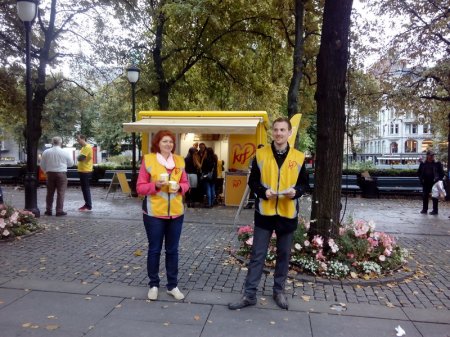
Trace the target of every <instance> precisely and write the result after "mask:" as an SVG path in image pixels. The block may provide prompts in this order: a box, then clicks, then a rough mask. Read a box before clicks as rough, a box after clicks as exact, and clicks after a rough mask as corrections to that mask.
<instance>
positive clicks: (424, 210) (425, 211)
mask: <svg viewBox="0 0 450 337" xmlns="http://www.w3.org/2000/svg"><path fill="white" fill-rule="evenodd" d="M427 212H428V211H427V210H426V209H423V210H421V211H420V214H427Z"/></svg>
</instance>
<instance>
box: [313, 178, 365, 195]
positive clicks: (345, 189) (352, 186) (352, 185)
mask: <svg viewBox="0 0 450 337" xmlns="http://www.w3.org/2000/svg"><path fill="white" fill-rule="evenodd" d="M308 183H309V187H310V188H311V190H313V189H314V174H309V176H308ZM341 191H342V193H352V194H354V195H356V193H360V192H361V189H360V187H359V185H358V178H357V176H356V175H355V174H344V175H342V181H341Z"/></svg>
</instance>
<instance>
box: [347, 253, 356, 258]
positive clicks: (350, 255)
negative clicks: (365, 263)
mask: <svg viewBox="0 0 450 337" xmlns="http://www.w3.org/2000/svg"><path fill="white" fill-rule="evenodd" d="M347 257H348V258H349V259H354V258H355V254H353V253H347Z"/></svg>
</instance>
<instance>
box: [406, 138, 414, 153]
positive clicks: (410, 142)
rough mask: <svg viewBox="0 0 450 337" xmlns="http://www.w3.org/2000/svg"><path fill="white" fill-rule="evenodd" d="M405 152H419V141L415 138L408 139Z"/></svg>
mask: <svg viewBox="0 0 450 337" xmlns="http://www.w3.org/2000/svg"><path fill="white" fill-rule="evenodd" d="M405 152H408V153H410V152H415V153H416V152H417V141H415V140H413V139H408V140H407V141H406V142H405Z"/></svg>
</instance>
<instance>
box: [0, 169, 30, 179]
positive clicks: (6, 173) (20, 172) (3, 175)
mask: <svg viewBox="0 0 450 337" xmlns="http://www.w3.org/2000/svg"><path fill="white" fill-rule="evenodd" d="M24 174H25V168H24V167H21V166H0V181H2V182H4V183H19V182H22V181H23V176H24Z"/></svg>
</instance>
